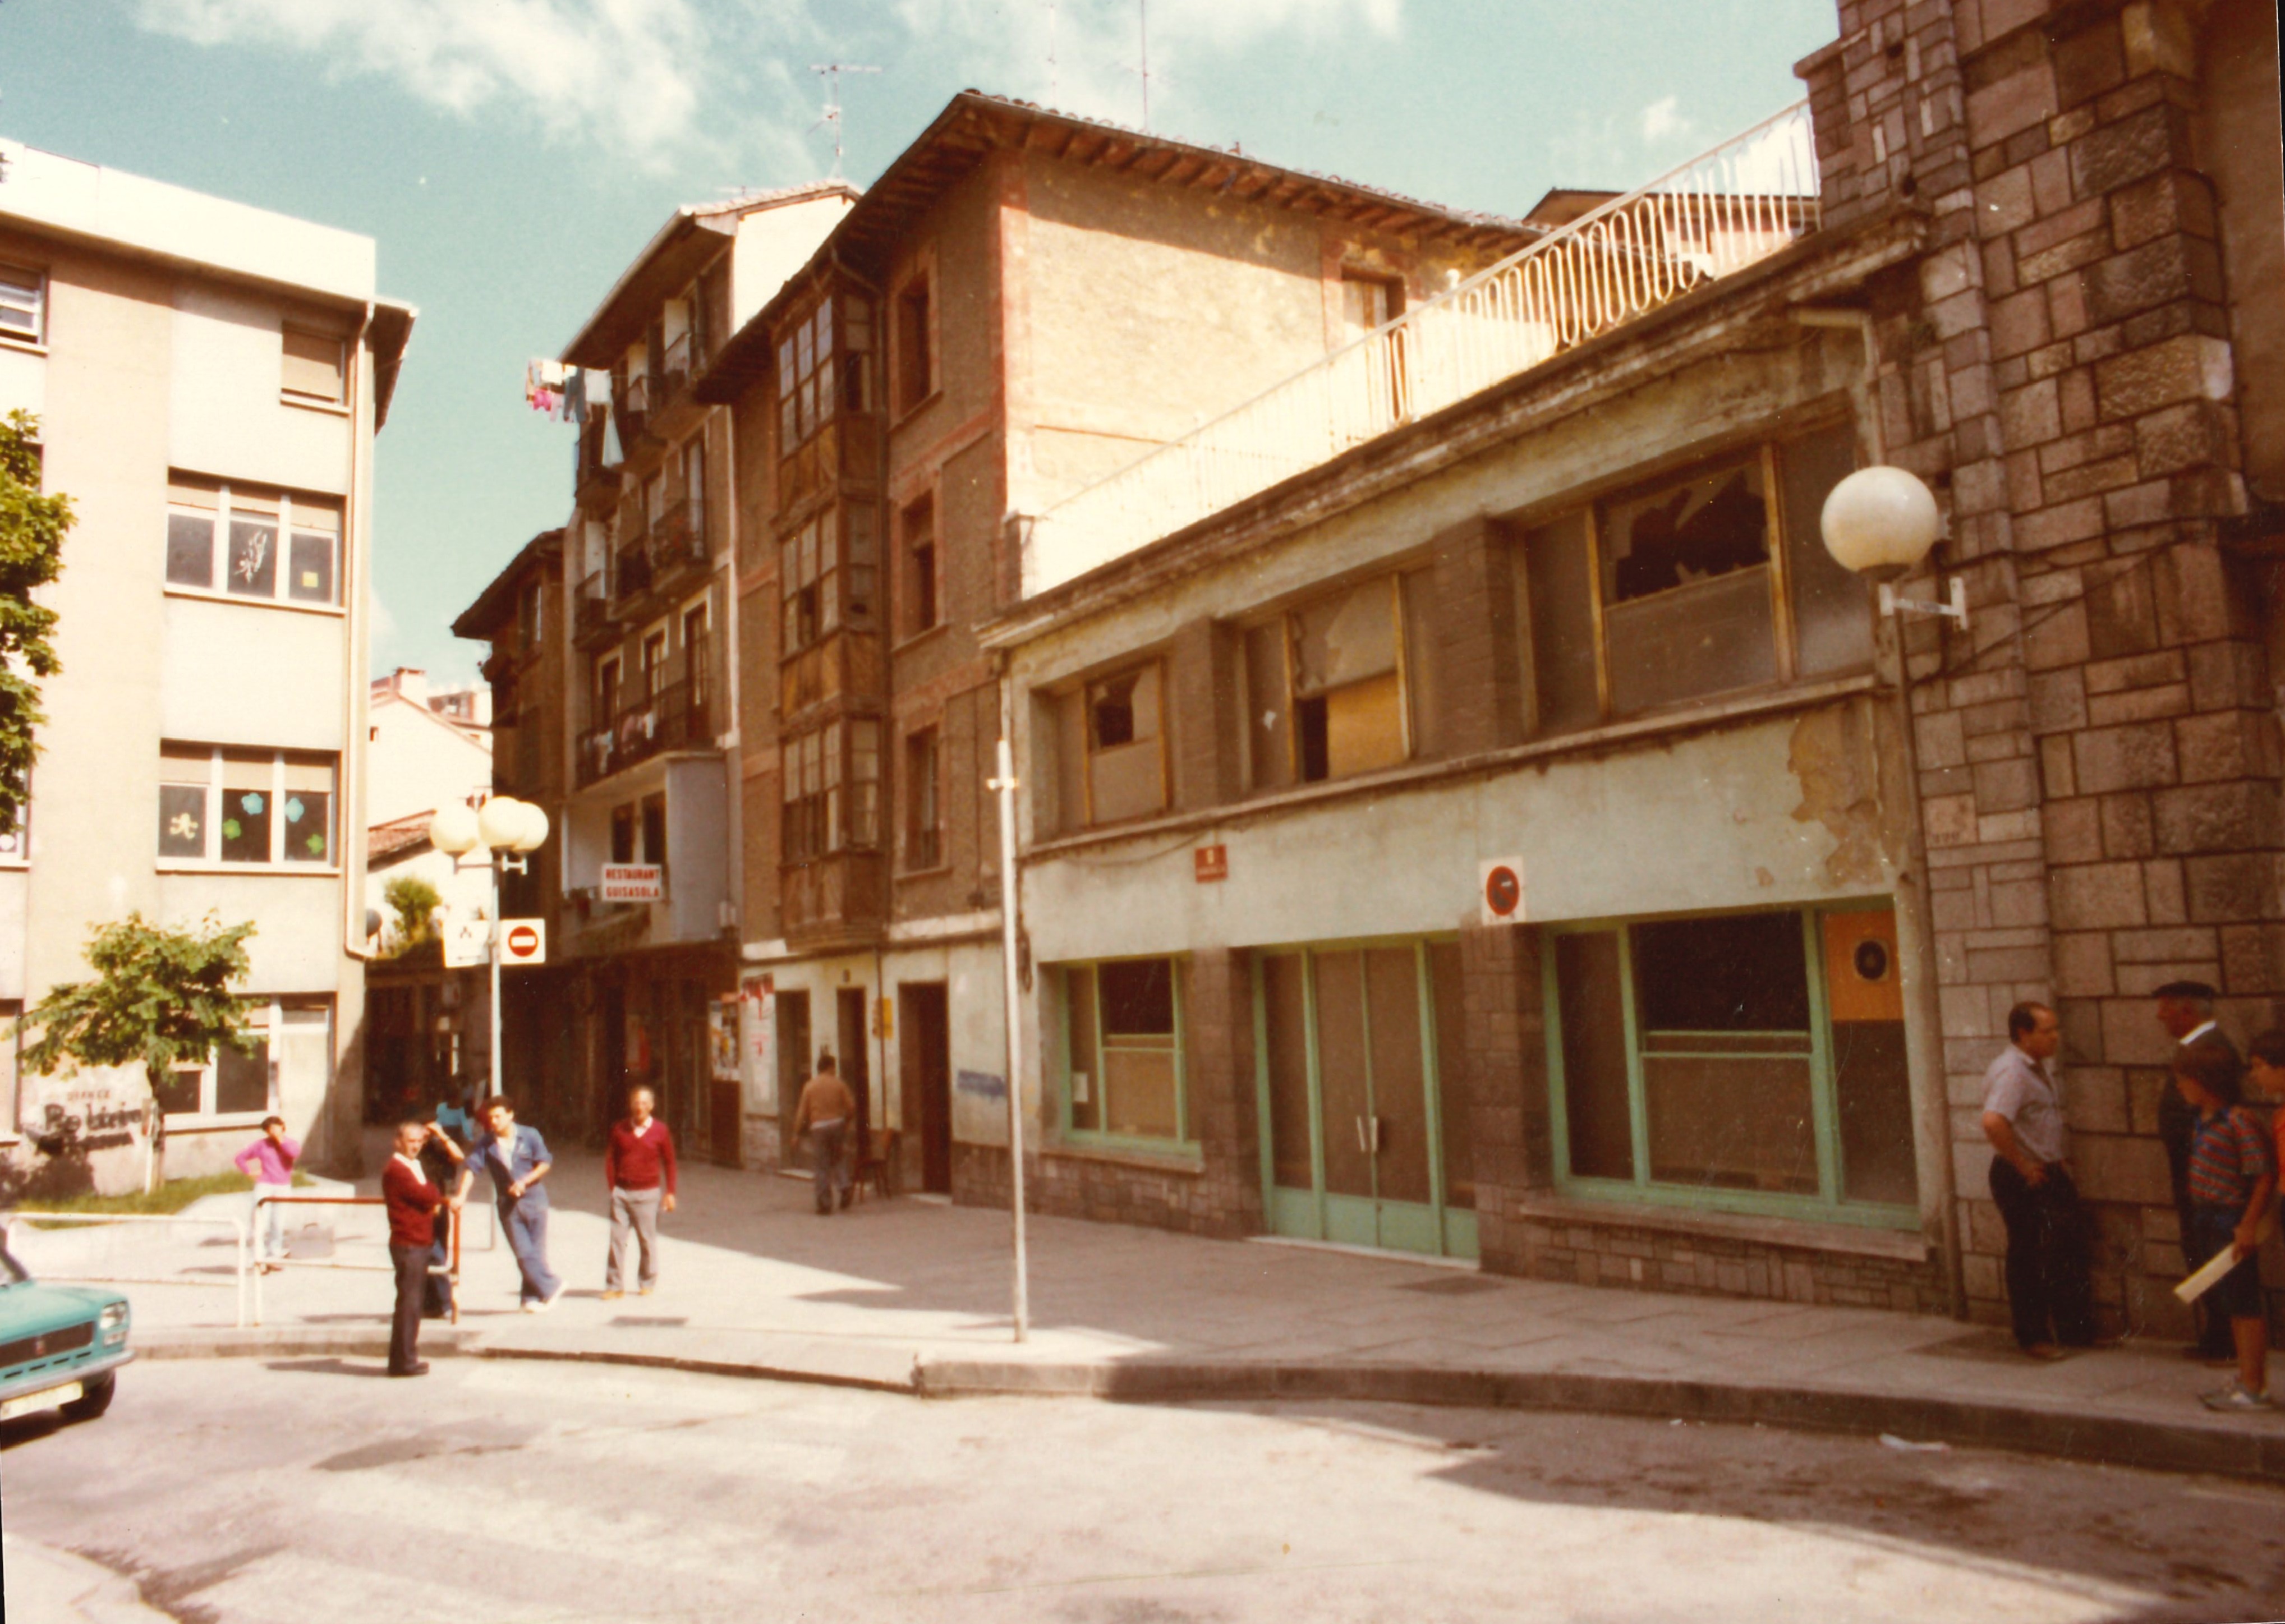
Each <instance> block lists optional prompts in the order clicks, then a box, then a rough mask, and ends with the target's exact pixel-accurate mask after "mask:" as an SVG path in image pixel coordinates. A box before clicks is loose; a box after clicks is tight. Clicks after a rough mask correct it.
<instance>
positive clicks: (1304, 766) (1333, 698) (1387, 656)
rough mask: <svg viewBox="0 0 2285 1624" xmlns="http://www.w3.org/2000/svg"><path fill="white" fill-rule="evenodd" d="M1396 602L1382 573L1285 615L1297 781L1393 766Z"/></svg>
mask: <svg viewBox="0 0 2285 1624" xmlns="http://www.w3.org/2000/svg"><path fill="white" fill-rule="evenodd" d="M1401 616H1402V597H1401V593H1400V589H1399V587H1398V584H1397V580H1396V577H1393V576H1390V577H1382V578H1381V579H1379V580H1375V581H1368V582H1365V583H1364V584H1362V585H1361V586H1355V587H1352V588H1350V589H1349V590H1348V591H1347V592H1342V593H1340V594H1339V596H1336V597H1332V598H1327V599H1323V600H1319V601H1318V602H1316V603H1313V604H1311V605H1309V606H1308V607H1307V608H1303V609H1302V610H1301V611H1300V613H1298V614H1296V615H1293V616H1291V617H1290V623H1291V627H1292V646H1293V665H1292V669H1293V712H1294V721H1295V725H1296V727H1297V730H1298V733H1299V740H1298V743H1299V747H1300V748H1299V755H1300V769H1301V773H1300V775H1301V777H1302V779H1303V780H1304V781H1316V780H1319V779H1326V778H1346V777H1347V776H1348V775H1349V774H1351V773H1369V772H1371V771H1372V770H1373V769H1375V768H1377V767H1387V766H1394V765H1396V764H1398V763H1399V762H1402V760H1403V759H1404V758H1405V757H1406V755H1407V754H1408V751H1407V749H1406V745H1407V741H1408V737H1409V734H1408V723H1407V719H1406V717H1405V713H1404V681H1403V675H1402V663H1403V660H1402V648H1403V638H1402V633H1401V632H1399V630H1398V627H1399V624H1400V621H1401Z"/></svg>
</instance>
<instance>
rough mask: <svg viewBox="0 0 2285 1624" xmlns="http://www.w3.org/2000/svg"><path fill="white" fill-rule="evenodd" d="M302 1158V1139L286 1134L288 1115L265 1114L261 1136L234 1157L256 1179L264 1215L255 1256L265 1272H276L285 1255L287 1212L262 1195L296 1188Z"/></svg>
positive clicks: (256, 1199) (258, 1206)
mask: <svg viewBox="0 0 2285 1624" xmlns="http://www.w3.org/2000/svg"><path fill="white" fill-rule="evenodd" d="M301 1157H302V1146H301V1144H300V1142H298V1141H295V1140H291V1139H288V1138H287V1137H286V1118H283V1117H264V1118H263V1119H262V1137H261V1138H259V1139H257V1140H255V1142H253V1143H252V1144H250V1145H248V1146H247V1147H246V1149H243V1150H241V1151H239V1153H238V1154H237V1156H235V1157H232V1163H233V1165H235V1166H236V1167H237V1168H238V1170H239V1172H240V1173H245V1174H246V1175H247V1177H249V1178H251V1179H252V1180H253V1181H254V1206H253V1211H255V1212H258V1213H260V1214H261V1215H262V1234H261V1236H259V1238H258V1239H257V1240H256V1241H255V1249H254V1255H255V1259H256V1261H258V1262H259V1263H260V1264H261V1265H262V1272H263V1274H265V1275H274V1274H276V1273H277V1272H278V1264H277V1262H276V1259H279V1258H282V1257H284V1256H285V1255H286V1212H285V1208H284V1207H283V1206H282V1205H281V1204H279V1203H278V1202H276V1201H271V1202H269V1203H267V1204H264V1201H263V1197H264V1196H282V1195H284V1194H285V1193H286V1192H287V1190H290V1189H293V1188H294V1163H295V1162H297V1161H299V1160H300V1159H301Z"/></svg>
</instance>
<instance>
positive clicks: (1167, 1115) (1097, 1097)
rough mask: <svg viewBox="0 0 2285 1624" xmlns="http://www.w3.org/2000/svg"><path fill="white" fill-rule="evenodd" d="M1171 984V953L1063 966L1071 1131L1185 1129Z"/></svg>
mask: <svg viewBox="0 0 2285 1624" xmlns="http://www.w3.org/2000/svg"><path fill="white" fill-rule="evenodd" d="M1175 984H1176V976H1175V969H1174V961H1173V960H1171V959H1129V960H1121V961H1116V962H1113V963H1107V964H1096V965H1080V966H1076V967H1074V968H1072V969H1070V970H1067V971H1066V972H1064V1019H1065V1023H1066V1024H1065V1027H1064V1043H1065V1048H1064V1055H1065V1063H1066V1070H1065V1079H1064V1089H1065V1097H1066V1102H1067V1110H1068V1112H1069V1114H1068V1116H1067V1117H1066V1118H1065V1121H1066V1122H1067V1123H1068V1124H1069V1126H1071V1128H1072V1130H1073V1131H1074V1132H1078V1133H1101V1134H1114V1135H1117V1136H1119V1137H1120V1138H1126V1139H1180V1138H1182V1135H1183V1131H1184V1125H1183V1110H1182V1063H1181V1056H1180V1054H1179V1051H1178V1046H1177V1043H1176V1021H1175V1008H1176V1004H1177V1002H1178V994H1179V989H1178V988H1177V986H1176V985H1175Z"/></svg>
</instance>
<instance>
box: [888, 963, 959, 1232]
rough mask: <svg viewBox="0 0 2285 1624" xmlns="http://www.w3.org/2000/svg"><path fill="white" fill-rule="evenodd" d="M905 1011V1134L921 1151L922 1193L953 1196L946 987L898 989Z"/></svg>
mask: <svg viewBox="0 0 2285 1624" xmlns="http://www.w3.org/2000/svg"><path fill="white" fill-rule="evenodd" d="M897 999H898V1001H899V1003H901V1004H902V1005H903V1006H904V1023H903V1037H902V1039H901V1040H900V1042H901V1045H902V1047H901V1048H900V1050H899V1061H900V1065H899V1070H900V1071H902V1072H903V1074H904V1088H903V1096H904V1097H903V1103H904V1115H905V1131H906V1132H907V1134H911V1135H912V1136H913V1139H914V1140H915V1142H917V1143H918V1144H919V1146H920V1148H921V1188H922V1189H924V1190H934V1191H936V1192H938V1194H941V1195H950V1194H951V1193H952V1023H951V1021H950V1019H949V1018H948V1016H947V1013H946V1008H947V1006H946V996H945V985H944V983H942V982H941V981H907V982H902V983H900V984H899V985H898V988H897Z"/></svg>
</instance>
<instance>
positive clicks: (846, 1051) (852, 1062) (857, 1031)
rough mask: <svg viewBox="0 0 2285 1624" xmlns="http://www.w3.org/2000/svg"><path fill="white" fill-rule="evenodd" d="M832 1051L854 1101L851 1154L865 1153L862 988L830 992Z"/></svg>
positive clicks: (868, 1064) (868, 1119) (867, 1081)
mask: <svg viewBox="0 0 2285 1624" xmlns="http://www.w3.org/2000/svg"><path fill="white" fill-rule="evenodd" d="M833 1015H834V1034H835V1038H836V1041H835V1044H834V1048H833V1052H834V1054H835V1055H836V1056H837V1057H838V1060H839V1063H840V1066H841V1080H842V1081H843V1082H844V1083H846V1084H848V1085H849V1093H850V1094H851V1096H852V1098H853V1099H855V1101H856V1102H857V1120H856V1122H855V1124H854V1125H853V1126H854V1132H852V1134H850V1135H849V1150H850V1154H851V1155H852V1156H855V1157H862V1156H863V1155H864V1153H865V1135H866V1134H867V1132H868V1130H870V1128H871V1127H872V1126H873V1065H872V1056H871V1052H870V1049H869V1047H868V1044H867V1043H866V1041H865V989H864V988H862V987H842V988H839V989H837V990H836V992H835V993H834V995H833Z"/></svg>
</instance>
